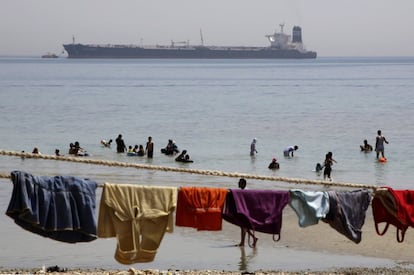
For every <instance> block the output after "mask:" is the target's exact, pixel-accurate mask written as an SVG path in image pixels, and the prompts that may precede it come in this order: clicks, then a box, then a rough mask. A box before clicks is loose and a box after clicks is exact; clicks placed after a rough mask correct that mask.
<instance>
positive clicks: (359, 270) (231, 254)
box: [0, 206, 414, 274]
mask: <svg viewBox="0 0 414 275" xmlns="http://www.w3.org/2000/svg"><path fill="white" fill-rule="evenodd" d="M16 229H17V230H20V229H18V228H16ZM20 233H21V232H20ZM22 234H23V235H24V237H28V236H31V235H34V234H32V233H30V232H24V233H22ZM29 234H31V235H29ZM257 237H258V238H259V240H258V242H257V248H255V249H253V248H250V247H248V246H246V247H244V248H241V247H237V246H235V244H237V243H238V242H239V241H240V229H239V228H238V227H236V226H234V225H232V224H229V223H227V222H223V230H222V231H219V232H205V231H196V230H194V229H192V228H183V227H176V228H175V231H174V233H172V234H166V235H165V238H164V240H163V242H162V243H161V247H160V249H159V252H158V254H157V256H156V258H155V260H154V261H153V262H151V263H145V264H134V265H131V266H128V265H120V264H118V263H117V262H116V261H115V260H114V259H113V253H114V250H115V245H116V242H115V239H113V238H112V239H98V240H96V241H94V242H92V243H91V244H83V245H71V246H68V245H67V244H65V245H62V244H59V243H57V242H54V241H53V243H52V245H50V246H48V247H43V248H42V249H40V248H38V247H36V242H38V241H42V242H43V244H45V242H46V244H47V243H48V242H50V241H49V240H45V239H44V238H42V237H38V236H34V237H33V236H32V237H31V238H34V239H35V240H34V241H33V243H30V242H31V241H30V240H27V241H28V242H27V247H24V246H23V247H21V250H11V251H10V252H11V253H7V256H5V255H3V256H5V257H2V258H3V259H2V260H1V261H0V273H16V272H19V273H25V272H28V273H34V272H36V271H39V270H40V269H41V267H42V265H43V266H46V267H49V266H52V265H53V266H54V265H57V266H59V267H60V268H65V269H68V270H70V272H68V274H76V273H82V274H242V273H244V274H248V273H255V274H303V273H304V272H306V273H307V274H379V273H380V274H414V241H413V238H414V230H413V229H412V228H409V229H408V231H407V233H406V237H405V241H404V242H403V243H398V242H397V240H396V229H395V228H394V227H393V226H390V228H389V229H388V232H387V233H386V234H385V236H379V235H377V233H376V232H375V228H374V224H373V219H372V214H371V208H369V209H368V211H367V217H366V220H365V224H364V227H363V234H362V241H361V242H360V243H359V244H355V243H353V242H352V241H350V240H348V239H347V238H345V236H343V235H341V234H339V233H338V232H337V231H335V230H334V229H332V228H331V227H330V226H329V225H328V224H326V223H324V222H320V223H319V224H317V225H314V226H310V227H306V228H300V227H299V225H298V219H297V216H296V214H295V213H294V212H293V210H292V209H291V208H290V207H289V206H287V207H286V209H285V210H284V216H283V225H282V235H281V240H280V241H279V242H274V241H273V240H272V236H271V235H268V234H261V233H257ZM13 242H14V243H16V240H13ZM17 242H18V241H17ZM20 245H24V244H23V243H21V244H20ZM56 246H58V247H56ZM60 246H62V247H63V248H62V247H60ZM16 251H17V252H16ZM42 253H43V254H44V255H41V254H42ZM75 255H76V256H75ZM42 257H43V258H42ZM24 259H27V261H26V262H25V261H24ZM280 272H282V273H280ZM60 274H62V273H60Z"/></svg>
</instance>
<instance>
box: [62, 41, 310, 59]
mask: <svg viewBox="0 0 414 275" xmlns="http://www.w3.org/2000/svg"><path fill="white" fill-rule="evenodd" d="M63 47H64V48H65V50H66V52H67V53H68V58H160V59H165V58H171V59H172V58H178V59H306V58H316V52H313V51H306V52H301V51H298V50H295V49H289V50H283V49H274V48H270V47H182V48H178V47H177V48H173V47H158V48H144V47H138V46H124V45H121V46H116V45H108V46H103V45H84V44H65V45H63Z"/></svg>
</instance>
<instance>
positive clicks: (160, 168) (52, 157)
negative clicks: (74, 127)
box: [0, 150, 378, 190]
mask: <svg viewBox="0 0 414 275" xmlns="http://www.w3.org/2000/svg"><path fill="white" fill-rule="evenodd" d="M0 155H3V156H16V157H21V158H33V159H46V160H58V161H69V162H79V163H86V164H94V165H105V166H114V167H129V168H136V169H147V170H158V171H164V172H178V173H189V174H198V175H206V176H217V177H232V178H246V179H256V180H266V181H280V182H287V183H294V184H314V185H325V186H338V187H351V188H365V189H373V190H376V189H377V188H378V186H376V185H369V184H361V183H347V182H330V181H324V180H309V179H299V178H288V177H275V176H263V175H253V174H245V173H238V172H224V171H218V170H199V169H189V168H180V167H168V166H157V165H149V164H139V163H130V162H119V161H108V160H98V159H89V158H85V157H68V156H55V155H44V154H32V153H25V152H16V151H6V150H0ZM0 178H10V175H6V174H0Z"/></svg>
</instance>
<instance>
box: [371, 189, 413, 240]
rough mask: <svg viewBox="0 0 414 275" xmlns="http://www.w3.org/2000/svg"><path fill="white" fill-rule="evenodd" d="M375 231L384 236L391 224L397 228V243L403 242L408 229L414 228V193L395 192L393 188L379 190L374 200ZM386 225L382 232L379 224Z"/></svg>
mask: <svg viewBox="0 0 414 275" xmlns="http://www.w3.org/2000/svg"><path fill="white" fill-rule="evenodd" d="M372 213H373V216H374V222H375V230H376V231H377V233H378V234H379V235H384V234H385V233H386V232H387V230H388V226H389V225H390V224H392V225H394V226H395V227H397V241H398V242H400V243H401V242H403V241H404V236H405V232H406V231H407V229H408V227H409V226H411V227H414V191H412V190H394V189H392V188H391V187H386V189H383V190H378V191H376V192H375V196H374V198H373V200H372ZM384 222H385V223H386V225H385V227H384V229H383V230H382V232H380V231H379V229H378V224H379V223H384Z"/></svg>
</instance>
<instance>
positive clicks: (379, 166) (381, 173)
mask: <svg viewBox="0 0 414 275" xmlns="http://www.w3.org/2000/svg"><path fill="white" fill-rule="evenodd" d="M385 165H386V162H379V161H376V163H375V184H376V185H387V183H386V181H387V177H386V176H387V174H386V172H387V170H386V169H385Z"/></svg>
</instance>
